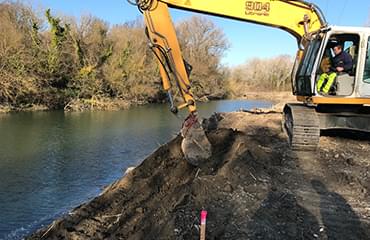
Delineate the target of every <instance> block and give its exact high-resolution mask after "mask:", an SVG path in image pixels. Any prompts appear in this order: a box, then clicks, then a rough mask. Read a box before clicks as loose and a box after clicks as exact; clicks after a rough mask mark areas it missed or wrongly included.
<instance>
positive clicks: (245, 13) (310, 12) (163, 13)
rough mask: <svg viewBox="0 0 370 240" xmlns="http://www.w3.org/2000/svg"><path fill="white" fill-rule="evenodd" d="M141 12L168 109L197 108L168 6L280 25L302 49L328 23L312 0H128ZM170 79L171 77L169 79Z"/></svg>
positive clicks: (263, 23) (192, 111) (187, 66)
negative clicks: (178, 100)
mask: <svg viewBox="0 0 370 240" xmlns="http://www.w3.org/2000/svg"><path fill="white" fill-rule="evenodd" d="M128 1H129V2H131V3H133V4H135V5H137V6H138V8H139V10H140V11H141V12H142V13H143V15H144V18H145V24H146V29H147V31H146V32H147V35H148V37H149V39H150V48H151V49H152V50H153V52H154V54H155V55H156V57H157V59H158V62H159V70H160V74H161V77H162V83H163V88H164V90H165V91H167V92H168V95H169V100H170V103H171V111H172V112H174V113H176V112H177V111H178V109H181V108H185V107H188V110H189V112H190V113H195V112H196V106H195V100H194V97H193V94H192V92H191V89H190V81H189V72H190V71H189V70H190V69H189V65H188V64H186V62H185V61H184V59H183V57H182V55H181V50H180V46H179V43H178V39H177V36H176V32H175V28H174V26H173V23H172V20H171V16H170V14H169V10H168V9H169V8H177V9H183V10H187V11H192V12H201V13H205V14H209V15H214V16H220V17H224V18H230V19H235V20H240V21H245V22H250V23H255V24H261V25H265V26H270V27H275V28H280V29H282V30H285V31H287V32H288V33H290V34H292V35H293V36H294V37H295V38H296V39H297V43H298V47H299V48H300V49H303V48H304V46H305V43H306V42H307V40H309V39H310V37H311V35H312V34H313V33H315V32H317V31H319V30H321V29H322V28H324V27H325V26H326V25H327V23H326V20H325V18H324V16H323V14H322V12H321V10H320V9H319V8H318V7H317V6H315V5H314V4H312V3H308V2H305V1H297V0H261V1H248V0H232V1H226V0H135V2H132V1H133V0H128ZM170 79H173V80H174V81H172V82H171V81H170ZM172 84H174V85H176V86H177V87H178V89H179V91H180V93H181V96H182V99H183V103H182V104H180V105H178V106H175V105H174V102H173V97H172V93H171V87H172Z"/></svg>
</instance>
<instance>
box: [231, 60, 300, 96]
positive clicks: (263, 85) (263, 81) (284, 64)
mask: <svg viewBox="0 0 370 240" xmlns="http://www.w3.org/2000/svg"><path fill="white" fill-rule="evenodd" d="M292 65H293V64H292V58H291V57H290V56H287V55H281V56H277V57H274V58H270V59H259V58H255V59H251V60H249V61H247V62H246V63H245V64H242V65H239V66H236V67H235V68H233V69H232V70H231V74H230V77H229V81H228V90H229V92H230V95H231V96H237V97H239V96H243V95H245V94H246V92H247V91H257V90H265V91H281V90H287V89H288V88H289V87H290V74H291V69H292Z"/></svg>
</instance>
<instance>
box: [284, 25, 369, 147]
mask: <svg viewBox="0 0 370 240" xmlns="http://www.w3.org/2000/svg"><path fill="white" fill-rule="evenodd" d="M338 45H341V46H342V51H345V52H346V53H348V54H349V55H350V56H351V58H352V63H353V64H352V68H351V69H350V70H348V71H346V72H340V73H339V72H335V69H333V66H332V62H333V59H334V56H335V55H334V52H333V47H334V46H338ZM300 56H301V57H300ZM369 56H370V28H361V27H338V26H329V27H327V28H325V29H322V30H321V31H320V32H318V33H317V34H314V35H312V36H311V39H310V40H309V41H307V42H306V45H305V47H304V51H303V52H302V51H301V53H300V54H297V60H296V67H295V68H294V69H295V71H294V73H293V79H292V81H293V94H294V95H296V96H297V100H298V101H300V102H303V104H287V105H286V106H285V107H284V119H283V126H284V130H286V132H287V133H288V137H289V142H290V144H291V146H292V148H293V149H295V150H315V149H316V148H317V147H318V145H319V138H320V134H321V132H322V131H324V130H329V129H330V130H333V129H335V130H340V131H343V130H344V131H347V130H351V131H362V132H370V124H369V123H370V108H369V107H368V105H369V104H370V60H369ZM328 65H329V66H328ZM333 72H335V75H333V76H335V78H333V79H331V80H333V83H332V85H333V89H330V90H329V89H327V91H326V92H323V91H321V90H322V89H321V85H320V84H322V83H321V82H320V80H322V76H323V74H327V75H330V74H332V73H333ZM324 84H325V83H324Z"/></svg>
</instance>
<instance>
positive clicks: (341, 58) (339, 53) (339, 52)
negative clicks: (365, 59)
mask: <svg viewBox="0 0 370 240" xmlns="http://www.w3.org/2000/svg"><path fill="white" fill-rule="evenodd" d="M333 51H334V54H335V57H334V58H333V67H332V70H333V71H334V72H337V73H351V71H352V68H353V60H352V57H351V55H350V54H349V53H347V52H345V51H343V46H342V45H340V44H337V45H336V46H334V48H333Z"/></svg>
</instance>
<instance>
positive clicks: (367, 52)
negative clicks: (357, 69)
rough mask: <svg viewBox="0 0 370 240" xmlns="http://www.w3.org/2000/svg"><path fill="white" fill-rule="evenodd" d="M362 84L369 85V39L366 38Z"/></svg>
mask: <svg viewBox="0 0 370 240" xmlns="http://www.w3.org/2000/svg"><path fill="white" fill-rule="evenodd" d="M364 82H365V83H370V37H369V38H368V41H367V51H366V59H365V68H364Z"/></svg>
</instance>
